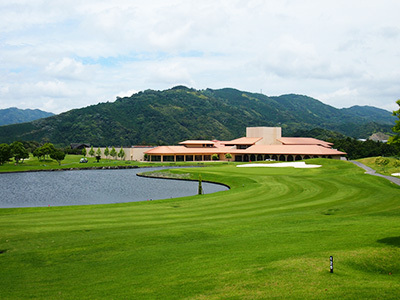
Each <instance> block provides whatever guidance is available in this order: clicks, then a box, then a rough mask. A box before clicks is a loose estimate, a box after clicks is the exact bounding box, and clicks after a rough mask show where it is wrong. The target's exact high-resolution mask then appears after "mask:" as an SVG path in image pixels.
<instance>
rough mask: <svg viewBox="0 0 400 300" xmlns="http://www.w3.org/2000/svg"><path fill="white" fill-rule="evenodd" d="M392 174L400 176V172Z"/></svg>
mask: <svg viewBox="0 0 400 300" xmlns="http://www.w3.org/2000/svg"><path fill="white" fill-rule="evenodd" d="M392 176H400V173H393V174H392Z"/></svg>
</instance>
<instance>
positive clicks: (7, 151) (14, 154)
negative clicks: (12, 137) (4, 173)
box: [0, 142, 29, 165]
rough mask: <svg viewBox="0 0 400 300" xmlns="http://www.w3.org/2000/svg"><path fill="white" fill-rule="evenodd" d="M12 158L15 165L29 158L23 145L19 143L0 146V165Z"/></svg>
mask: <svg viewBox="0 0 400 300" xmlns="http://www.w3.org/2000/svg"><path fill="white" fill-rule="evenodd" d="M11 158H14V160H15V163H17V164H18V163H19V162H20V161H22V162H23V161H24V159H27V158H29V152H28V150H26V149H25V147H24V144H23V143H21V142H13V143H11V144H10V145H7V144H5V143H3V144H0V164H1V165H2V164H4V163H5V162H8V161H10V160H11Z"/></svg>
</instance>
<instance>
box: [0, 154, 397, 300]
mask: <svg viewBox="0 0 400 300" xmlns="http://www.w3.org/2000/svg"><path fill="white" fill-rule="evenodd" d="M307 163H313V164H322V165H323V166H322V167H321V168H317V169H294V168H236V167H235V165H234V164H229V165H216V166H213V167H207V168H192V169H174V170H172V171H171V172H173V173H189V172H190V173H193V174H194V177H195V178H196V177H197V176H198V174H201V176H202V178H203V180H211V181H220V182H223V183H225V184H228V185H230V186H231V188H232V189H231V190H229V191H224V192H219V193H216V194H209V195H201V196H193V197H185V198H180V199H169V200H160V201H151V202H140V203H137V202H136V203H125V204H112V205H95V206H73V207H44V208H22V209H0V266H1V267H0V278H1V280H0V295H1V296H0V298H1V299H28V298H39V299H266V298H278V299H397V298H398V297H399V295H400V260H399V257H400V187H398V186H396V185H394V184H392V183H390V182H389V181H387V180H385V179H383V178H379V177H376V176H370V175H366V174H364V171H363V170H362V169H359V168H358V167H356V166H354V165H353V164H351V163H349V162H343V161H335V160H325V159H315V160H314V159H313V160H309V161H307ZM330 255H332V256H333V257H334V273H330V272H329V256H330Z"/></svg>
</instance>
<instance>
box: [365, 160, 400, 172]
mask: <svg viewBox="0 0 400 300" xmlns="http://www.w3.org/2000/svg"><path fill="white" fill-rule="evenodd" d="M385 158H387V159H388V160H389V163H388V164H387V165H386V166H380V165H378V164H376V159H377V157H367V158H362V159H357V161H359V162H361V163H363V164H364V165H366V166H368V167H370V168H372V169H374V170H376V171H377V172H378V173H380V174H383V175H387V176H390V175H391V174H393V173H400V166H397V165H396V161H397V160H398V159H397V158H394V157H385Z"/></svg>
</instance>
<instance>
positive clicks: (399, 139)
mask: <svg viewBox="0 0 400 300" xmlns="http://www.w3.org/2000/svg"><path fill="white" fill-rule="evenodd" d="M396 103H397V104H398V105H399V106H400V99H399V100H397V101H396ZM393 116H396V117H397V118H399V120H396V125H394V127H393V128H392V131H393V132H395V133H396V135H394V136H391V137H390V138H389V140H388V144H400V108H399V109H398V110H395V111H394V112H393Z"/></svg>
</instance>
